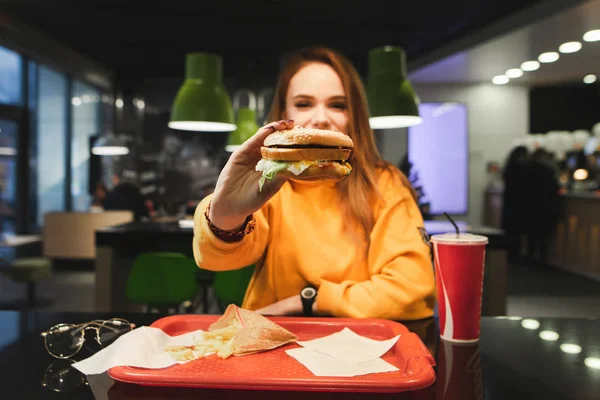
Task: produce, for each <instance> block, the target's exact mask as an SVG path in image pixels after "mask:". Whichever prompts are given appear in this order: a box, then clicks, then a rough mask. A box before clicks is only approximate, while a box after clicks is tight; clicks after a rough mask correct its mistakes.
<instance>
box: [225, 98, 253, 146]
mask: <svg viewBox="0 0 600 400" xmlns="http://www.w3.org/2000/svg"><path fill="white" fill-rule="evenodd" d="M236 122H237V129H236V130H235V131H233V132H231V133H230V134H229V138H228V140H227V145H226V146H225V150H227V151H229V152H234V151H235V149H237V148H238V147H240V146H241V145H242V143H244V142H245V141H246V140H248V139H250V138H251V137H252V135H254V134H255V133H256V131H258V129H259V126H258V124H257V123H256V113H255V112H254V110H253V109H251V108H240V109H239V110H238V114H237V120H236Z"/></svg>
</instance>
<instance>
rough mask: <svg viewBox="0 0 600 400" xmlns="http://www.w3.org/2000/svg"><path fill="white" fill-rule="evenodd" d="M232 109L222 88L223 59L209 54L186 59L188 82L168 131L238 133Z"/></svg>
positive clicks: (175, 102) (177, 100)
mask: <svg viewBox="0 0 600 400" xmlns="http://www.w3.org/2000/svg"><path fill="white" fill-rule="evenodd" d="M234 122H235V121H234V112H233V106H232V105H231V99H230V98H229V94H228V93H227V90H226V88H225V86H224V85H223V59H222V58H221V56H219V55H216V54H209V53H199V52H192V53H187V54H186V56H185V80H184V81H183V84H182V85H181V86H180V88H179V90H178V91H177V95H176V96H175V99H174V100H173V105H172V107H171V117H170V120H169V124H168V125H169V128H171V129H178V130H183V131H198V132H231V131H234V130H235V129H236V125H235V123H234Z"/></svg>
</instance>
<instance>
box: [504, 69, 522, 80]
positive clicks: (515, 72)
mask: <svg viewBox="0 0 600 400" xmlns="http://www.w3.org/2000/svg"><path fill="white" fill-rule="evenodd" d="M506 76H508V77H509V78H511V79H514V78H520V77H522V76H523V71H522V70H521V68H511V69H509V70H508V71H506Z"/></svg>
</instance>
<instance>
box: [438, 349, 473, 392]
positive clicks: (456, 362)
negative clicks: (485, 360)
mask: <svg viewBox="0 0 600 400" xmlns="http://www.w3.org/2000/svg"><path fill="white" fill-rule="evenodd" d="M483 397H484V396H483V377H482V375H481V357H480V355H479V343H466V344H465V343H451V342H447V341H445V340H441V341H440V347H439V353H438V362H437V385H436V391H435V399H436V400H483Z"/></svg>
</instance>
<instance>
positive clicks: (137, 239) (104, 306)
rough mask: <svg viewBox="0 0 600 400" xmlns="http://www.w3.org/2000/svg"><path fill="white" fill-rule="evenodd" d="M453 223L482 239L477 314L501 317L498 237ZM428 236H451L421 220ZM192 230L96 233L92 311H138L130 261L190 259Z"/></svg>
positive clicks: (166, 226) (502, 260)
mask: <svg viewBox="0 0 600 400" xmlns="http://www.w3.org/2000/svg"><path fill="white" fill-rule="evenodd" d="M457 224H458V225H459V228H460V229H461V231H463V232H471V233H475V234H480V235H484V236H487V237H488V238H489V244H488V246H487V251H486V270H485V274H484V291H483V292H484V295H483V305H482V313H483V315H488V316H497V315H505V314H506V290H507V270H506V251H505V242H504V232H503V231H502V230H499V229H496V228H489V227H471V226H469V225H467V224H466V223H464V222H460V221H458V222H457ZM425 229H426V230H427V232H428V233H429V235H434V234H437V233H446V232H452V231H454V228H453V227H452V225H451V224H450V223H449V222H448V221H425ZM192 238H193V230H192V228H190V227H182V226H180V225H179V224H178V223H154V222H132V223H127V224H123V225H117V226H111V227H104V228H100V229H98V230H96V248H97V249H96V254H97V256H96V308H95V310H96V311H101V312H108V311H119V312H127V311H132V312H133V311H142V306H140V305H136V304H132V303H130V302H128V300H127V298H126V296H125V287H126V283H127V277H128V276H129V272H130V271H131V268H132V266H133V262H134V260H135V258H136V257H137V256H138V255H139V254H141V253H144V252H157V251H168V252H180V253H182V254H184V255H186V256H187V257H193V251H192Z"/></svg>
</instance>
